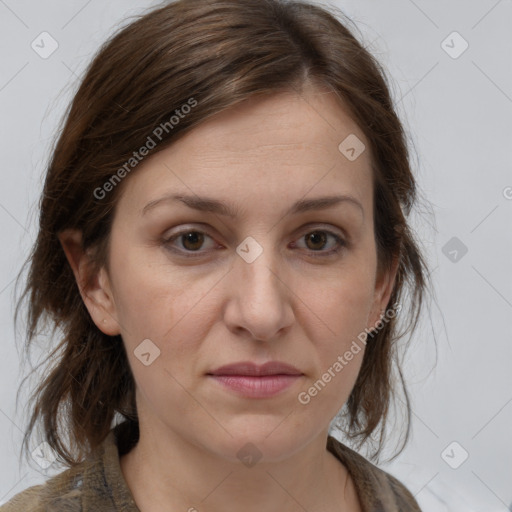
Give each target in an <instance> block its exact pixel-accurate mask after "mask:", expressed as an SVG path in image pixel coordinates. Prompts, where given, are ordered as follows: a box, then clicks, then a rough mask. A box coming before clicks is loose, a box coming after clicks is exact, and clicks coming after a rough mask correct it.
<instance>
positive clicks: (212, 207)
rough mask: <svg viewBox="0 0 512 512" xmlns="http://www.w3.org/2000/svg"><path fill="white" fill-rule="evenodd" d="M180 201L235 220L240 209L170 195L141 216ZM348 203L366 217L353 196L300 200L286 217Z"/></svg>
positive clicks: (207, 198) (178, 195) (209, 200)
mask: <svg viewBox="0 0 512 512" xmlns="http://www.w3.org/2000/svg"><path fill="white" fill-rule="evenodd" d="M175 201H180V202H182V203H183V204H185V205H186V206H188V207H189V208H193V209H194V210H199V211H202V212H210V213H216V214H218V215H224V216H226V217H231V218H235V217H237V216H238V213H239V211H238V209H236V208H234V207H233V206H231V205H229V204H226V203H223V202H222V201H218V200H217V199H213V198H211V197H199V196H195V195H194V196H190V195H184V194H168V195H165V196H163V197H160V198H159V199H155V200H153V201H150V202H149V203H147V204H146V206H144V208H143V209H142V212H141V215H145V214H146V213H147V212H148V211H149V210H152V209H153V208H155V207H156V206H157V205H160V204H163V203H169V202H175ZM342 203H347V204H352V205H354V206H357V207H358V208H359V209H360V210H361V213H362V214H363V217H364V209H363V206H362V204H361V203H360V202H359V201H358V200H357V199H356V198H355V197H353V196H351V195H346V194H345V195H331V196H323V197H317V198H314V199H300V200H299V201H297V202H296V203H294V204H293V205H292V206H291V208H290V209H289V210H288V212H287V213H286V214H285V215H289V214H297V213H302V212H306V211H310V210H325V209H328V208H332V207H333V206H336V205H338V204H342Z"/></svg>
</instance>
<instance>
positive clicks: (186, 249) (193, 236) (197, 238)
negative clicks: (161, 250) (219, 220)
mask: <svg viewBox="0 0 512 512" xmlns="http://www.w3.org/2000/svg"><path fill="white" fill-rule="evenodd" d="M207 239H210V240H211V244H210V245H211V248H213V247H215V242H214V241H213V239H212V238H211V237H210V236H209V235H208V234H206V233H204V232H203V231H198V230H196V229H184V230H181V231H179V232H178V233H176V234H174V235H172V236H171V237H169V238H166V239H165V240H164V241H163V243H164V245H165V246H166V248H168V249H169V250H171V251H175V252H181V253H184V254H186V255H187V256H190V255H192V254H190V253H199V254H202V253H203V252H205V251H200V249H201V248H202V247H203V245H204V243H205V240H207ZM174 242H177V243H178V245H179V247H177V248H176V247H174V246H173V244H174ZM199 254H197V255H199ZM193 256H196V254H193Z"/></svg>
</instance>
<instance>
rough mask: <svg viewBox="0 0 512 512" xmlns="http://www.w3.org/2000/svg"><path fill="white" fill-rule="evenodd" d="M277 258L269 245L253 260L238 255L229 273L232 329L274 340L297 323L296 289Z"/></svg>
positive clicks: (226, 314)
mask: <svg viewBox="0 0 512 512" xmlns="http://www.w3.org/2000/svg"><path fill="white" fill-rule="evenodd" d="M277 259H278V256H276V255H274V253H273V251H271V250H269V249H265V250H263V252H262V253H261V254H260V256H258V258H256V260H254V261H252V262H251V263H248V262H247V261H245V260H244V259H243V258H241V257H239V256H236V260H235V263H234V267H233V268H232V270H231V272H230V273H229V285H228V289H229V294H228V295H229V299H228V303H227V305H226V308H225V310H224V321H225V323H226V325H227V327H228V328H229V330H230V331H232V332H235V333H236V334H238V335H239V336H240V335H245V336H246V337H247V338H253V339H256V340H260V341H274V340H276V339H278V338H279V337H280V336H282V335H283V334H284V333H285V332H287V331H288V330H289V328H290V326H291V325H292V324H293V322H294V318H295V316H294V312H293V308H292V300H293V292H292V291H291V289H290V285H289V284H288V283H287V282H286V281H287V279H286V276H285V275H284V273H283V271H282V268H283V266H282V265H279V264H278V263H279V262H278V260H277ZM279 269H281V271H280V270H279Z"/></svg>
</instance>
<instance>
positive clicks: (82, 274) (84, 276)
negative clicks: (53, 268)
mask: <svg viewBox="0 0 512 512" xmlns="http://www.w3.org/2000/svg"><path fill="white" fill-rule="evenodd" d="M58 238H59V241H60V243H61V245H62V248H63V250H64V253H65V254H66V258H67V260H68V263H69V265H70V266H71V269H72V270H73V274H74V275H75V279H76V282H77V285H78V288H79V290H80V295H81V296H82V300H83V301H84V304H85V307H86V308H87V310H88V311H89V314H90V315H91V318H92V320H93V322H94V323H95V324H96V327H98V329H99V330H100V331H102V332H103V333H105V334H108V335H109V336H116V335H117V334H120V332H121V331H120V328H119V323H118V321H117V312H116V307H115V302H114V297H113V294H112V289H111V285H110V280H109V277H108V274H107V271H106V269H105V268H104V267H101V269H100V270H99V271H98V272H97V273H95V274H94V275H91V274H90V272H91V270H90V269H91V268H92V267H90V266H89V265H90V262H91V256H92V252H91V251H85V252H84V250H83V248H82V233H81V232H80V231H78V230H75V229H66V230H64V231H61V232H60V233H59V234H58Z"/></svg>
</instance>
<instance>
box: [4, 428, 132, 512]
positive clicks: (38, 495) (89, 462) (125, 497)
mask: <svg viewBox="0 0 512 512" xmlns="http://www.w3.org/2000/svg"><path fill="white" fill-rule="evenodd" d="M132 430H133V429H132V428H131V427H130V426H129V425H128V426H127V425H125V424H121V425H118V426H117V427H116V428H114V429H112V430H111V431H110V433H109V434H108V436H107V437H106V438H105V440H104V441H103V443H102V444H101V446H100V447H99V449H98V450H96V451H94V452H93V453H91V454H90V455H89V456H88V457H87V458H86V459H85V460H84V461H82V462H80V463H79V464H76V465H74V466H72V467H70V468H68V469H66V470H64V471H62V472H61V473H58V474H57V475H55V476H53V477H51V478H49V479H48V480H47V481H46V482H45V483H44V484H41V485H35V486H33V487H29V488H28V489H25V490H24V491H22V492H20V493H19V494H17V495H16V496H14V497H13V498H11V500H10V501H9V502H7V503H6V504H5V505H3V506H0V512H82V511H83V510H87V511H89V510H98V511H99V510H101V511H102V512H107V511H114V510H123V511H124V512H138V509H137V507H136V505H135V502H134V500H133V496H132V495H131V493H130V490H129V489H128V487H127V485H126V482H125V480H124V477H123V474H122V472H121V467H120V463H119V455H120V453H124V452H125V451H126V450H128V449H129V448H130V446H131V445H132V443H134V442H135V441H136V436H135V434H134V432H133V431H132ZM134 436H135V437H134Z"/></svg>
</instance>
